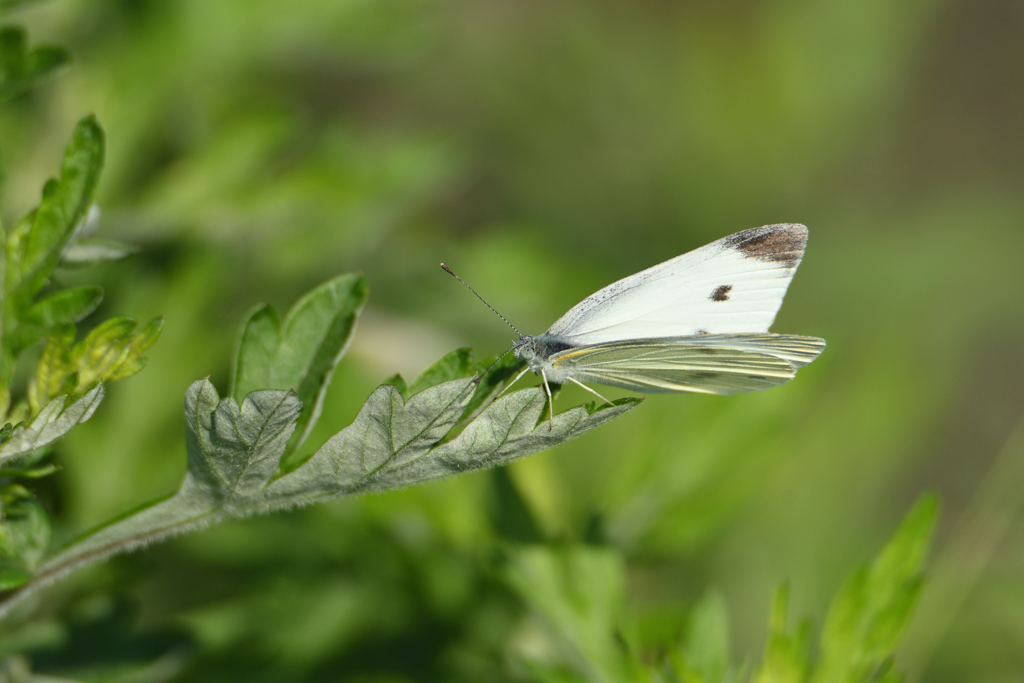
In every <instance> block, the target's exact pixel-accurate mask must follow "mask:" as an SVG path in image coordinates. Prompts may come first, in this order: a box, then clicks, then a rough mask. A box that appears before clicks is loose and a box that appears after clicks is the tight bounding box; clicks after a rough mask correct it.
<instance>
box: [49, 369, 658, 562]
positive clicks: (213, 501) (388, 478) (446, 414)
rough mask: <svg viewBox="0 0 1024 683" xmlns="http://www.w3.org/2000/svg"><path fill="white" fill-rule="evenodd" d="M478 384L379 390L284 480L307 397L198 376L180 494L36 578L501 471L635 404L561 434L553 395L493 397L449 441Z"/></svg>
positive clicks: (71, 551)
mask: <svg viewBox="0 0 1024 683" xmlns="http://www.w3.org/2000/svg"><path fill="white" fill-rule="evenodd" d="M474 389H475V386H474V384H473V379H472V378H469V377H466V378H461V379H455V380H452V381H449V382H444V383H442V384H439V385H436V386H433V387H429V388H427V389H424V390H423V391H421V392H420V393H418V394H416V395H414V396H412V397H410V398H409V399H408V400H406V398H405V397H404V396H403V395H402V392H401V391H400V390H399V387H396V386H395V385H394V384H386V385H382V386H380V387H378V388H377V390H376V391H374V392H373V394H371V396H370V397H369V399H368V400H367V401H366V404H365V405H364V406H363V408H362V410H361V411H360V412H359V415H358V416H357V417H356V419H355V421H354V422H353V423H352V424H351V425H350V426H349V427H346V428H345V429H343V430H342V431H341V432H339V433H338V434H336V435H335V436H334V437H332V438H331V439H329V440H328V441H327V442H326V443H325V444H324V445H323V446H321V448H320V449H319V450H317V451H316V452H315V453H314V454H313V455H312V456H311V457H310V458H309V459H308V460H307V461H306V462H304V463H302V464H300V465H298V466H296V467H295V468H294V469H292V470H291V471H290V472H287V473H286V474H283V475H282V474H281V473H280V471H279V464H280V462H281V459H282V456H283V455H284V453H285V450H286V445H287V443H288V441H289V438H290V437H291V435H292V434H293V432H294V430H295V428H296V425H297V424H298V422H299V416H300V414H301V413H302V404H301V402H300V401H299V400H298V397H297V396H296V395H295V394H294V393H293V392H285V391H280V390H266V391H258V392H253V393H251V394H249V396H247V397H246V399H245V400H244V401H243V402H242V404H241V406H239V404H238V403H237V401H236V400H235V399H234V398H233V397H227V398H224V399H221V398H220V397H219V395H218V394H217V391H216V389H214V387H213V385H212V384H210V382H209V381H207V380H198V381H196V382H194V383H193V384H192V386H191V387H190V388H189V391H188V393H187V395H186V400H185V415H186V425H187V427H188V452H189V465H188V471H187V473H186V475H185V480H184V482H183V483H182V485H181V488H180V489H179V490H178V492H177V493H176V494H175V495H173V496H170V497H168V498H164V499H161V500H159V501H157V502H155V503H152V504H150V505H147V506H144V507H143V508H141V509H139V510H137V511H135V512H133V513H130V514H127V515H125V516H123V517H122V518H120V519H118V520H115V521H114V522H112V523H111V524H109V525H106V526H104V527H102V528H100V529H98V530H96V531H94V532H91V533H89V534H86V535H85V536H83V537H82V538H80V539H79V540H78V541H76V542H74V543H72V544H71V545H69V546H68V547H66V548H65V549H64V550H63V551H61V552H60V553H58V554H57V555H55V556H54V557H52V558H51V559H50V560H48V561H47V562H45V563H44V564H43V565H42V566H41V567H40V569H39V571H38V572H37V574H36V576H35V577H34V579H33V580H34V581H40V582H41V581H44V580H45V579H46V578H47V577H50V576H53V575H57V574H61V573H64V572H66V571H68V570H69V569H70V568H73V567H75V566H78V565H80V564H84V563H87V562H91V561H95V560H97V559H100V558H102V557H104V556H106V555H107V554H110V553H113V552H119V551H123V550H126V549H128V548H130V547H133V546H134V545H136V544H138V543H140V542H150V541H153V540H156V539H159V538H163V537H166V536H169V535H172V534H176V533H182V532H184V531H188V530H190V529H193V528H197V527H200V526H204V525H207V524H211V523H214V522H217V521H220V520H222V519H226V518H229V517H242V516H247V515H251V514H254V513H258V512H266V511H269V510H274V509H281V508H288V507H293V506H296V505H304V504H307V503H311V502H316V501H320V500H327V499H330V498H334V497H337V496H341V495H347V494H352V493H359V492H364V491H383V490H388V489H393V488H398V487H402V486H408V485H412V484H416V483H420V482H424V481H430V480H433V479H437V478H439V477H444V476H450V475H453V474H459V473H461V472H466V471H470V470H474V469H481V468H484V467H493V466H496V465H501V464H504V463H506V462H511V461H512V460H515V459H517V458H520V457H523V456H526V455H529V454H530V453H534V452H536V451H539V450H542V449H544V448H550V447H553V446H555V445H558V444H559V443H562V442H563V441H566V440H568V439H571V438H574V437H576V436H579V435H580V434H583V433H584V432H586V431H589V430H590V429H593V428H595V427H597V426H599V425H601V424H603V423H605V422H607V421H608V420H610V419H612V418H614V417H616V416H618V415H621V414H622V413H624V412H626V411H627V410H629V409H631V408H632V407H633V406H634V405H636V404H637V403H638V401H634V400H627V401H621V402H619V403H618V405H615V406H609V407H606V408H604V409H600V410H598V411H596V412H595V413H593V414H589V413H588V412H587V410H585V409H584V408H583V407H577V408H573V409H572V410H569V411H567V412H566V413H562V414H560V415H556V416H555V419H554V422H553V428H549V426H548V424H547V423H545V424H544V425H543V426H542V427H539V428H535V427H534V425H535V424H536V421H537V416H538V415H540V413H541V411H542V410H543V404H544V401H545V400H546V397H545V396H544V395H543V391H542V390H539V389H525V390H522V391H518V392H515V393H513V394H510V395H509V396H505V397H503V398H501V399H500V400H498V401H495V402H494V403H492V404H491V405H490V406H488V407H487V408H486V409H484V410H483V411H482V412H481V413H480V415H479V416H478V417H477V418H476V419H474V420H473V421H471V422H470V423H469V424H468V425H467V426H466V427H465V428H464V429H463V430H462V431H461V433H459V434H458V436H456V437H454V438H453V439H451V440H450V441H444V438H445V437H446V435H449V433H450V432H451V431H452V428H453V427H454V426H455V425H456V423H457V421H458V420H459V417H460V416H461V415H462V414H463V413H464V410H465V407H466V405H467V403H468V401H469V400H470V398H471V397H472V395H473V393H474ZM58 400H59V399H58Z"/></svg>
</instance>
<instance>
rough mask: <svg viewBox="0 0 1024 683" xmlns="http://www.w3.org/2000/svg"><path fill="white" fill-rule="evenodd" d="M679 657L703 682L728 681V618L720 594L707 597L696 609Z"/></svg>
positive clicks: (707, 595) (692, 614) (694, 608)
mask: <svg viewBox="0 0 1024 683" xmlns="http://www.w3.org/2000/svg"><path fill="white" fill-rule="evenodd" d="M680 654H681V655H682V658H683V660H684V661H685V662H686V664H687V668H688V669H691V670H692V671H693V672H695V673H696V674H697V675H699V676H700V680H704V681H724V680H725V679H726V673H727V672H728V671H729V666H730V664H729V618H728V614H727V612H726V609H725V601H724V600H722V596H721V595H719V594H718V593H708V594H706V595H705V596H704V597H702V598H701V599H700V600H699V601H698V602H697V604H696V605H694V606H693V610H692V611H691V612H690V619H689V624H688V626H687V629H686V638H685V639H684V640H683V642H682V644H681V653H680Z"/></svg>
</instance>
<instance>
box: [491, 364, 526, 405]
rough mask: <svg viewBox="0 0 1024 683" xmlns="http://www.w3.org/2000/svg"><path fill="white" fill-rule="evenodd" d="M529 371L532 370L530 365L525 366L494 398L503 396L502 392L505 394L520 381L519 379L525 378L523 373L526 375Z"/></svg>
mask: <svg viewBox="0 0 1024 683" xmlns="http://www.w3.org/2000/svg"><path fill="white" fill-rule="evenodd" d="M529 371H530V366H526V367H525V368H523V371H522V372H520V373H519V374H518V375H516V378H515V379H514V380H512V381H511V382H509V383H508V384H506V385H505V388H504V389H502V390H501V393H499V394H498V395H497V396H495V397H494V400H495V401H497V400H498V399H499V398H501V394H504V393H505V392H506V391H508V390H509V389H511V388H512V385H513V384H515V383H516V382H518V381H519V380H521V379H522V378H523V375H525V374H526V373H528V372H529Z"/></svg>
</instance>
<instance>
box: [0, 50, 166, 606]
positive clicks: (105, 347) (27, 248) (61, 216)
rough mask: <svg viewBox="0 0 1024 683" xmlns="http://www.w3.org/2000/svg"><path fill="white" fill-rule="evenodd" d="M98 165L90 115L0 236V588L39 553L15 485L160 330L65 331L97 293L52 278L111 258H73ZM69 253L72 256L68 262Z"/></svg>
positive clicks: (40, 524) (8, 53)
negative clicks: (25, 373) (20, 382)
mask: <svg viewBox="0 0 1024 683" xmlns="http://www.w3.org/2000/svg"><path fill="white" fill-rule="evenodd" d="M19 36H21V34H20V33H18V32H13V33H12V32H11V31H9V30H3V31H0V48H2V50H0V59H2V60H6V61H0V66H2V65H4V64H6V65H10V64H12V63H15V62H12V61H11V60H12V59H14V57H12V55H15V56H16V55H17V54H20V53H18V52H17V50H14V48H13V47H12V45H13V46H15V47H16V46H17V45H18V44H19V43H18V40H21V41H22V42H23V36H21V38H19ZM12 50H14V51H13V52H12ZM37 52H39V51H37ZM32 54H36V53H32ZM41 54H45V53H41ZM30 57H31V55H30ZM34 59H37V60H38V59H39V56H38V55H36V57H35V58H34ZM51 61H52V60H51ZM11 69H12V67H9V68H7V70H6V71H4V70H3V69H2V68H0V75H6V78H8V79H10V78H12V74H13V75H18V74H19V73H21V72H19V71H17V70H16V69H15V70H11ZM22 75H24V74H22ZM37 76H38V74H37ZM37 76H33V78H35V77H37ZM15 85H17V84H15ZM8 87H15V86H8ZM17 87H22V86H17ZM26 87H27V86H26ZM5 92H6V91H5ZM103 158H104V135H103V129H102V128H101V127H100V125H99V122H98V121H96V119H95V118H94V117H86V118H84V119H82V121H80V122H79V124H78V125H77V126H76V128H75V131H74V134H73V135H72V139H71V143H70V144H69V145H68V148H67V151H66V153H65V156H64V163H63V165H62V168H61V176H60V179H59V180H51V181H49V182H48V183H47V184H46V186H45V187H44V189H43V197H42V201H41V202H40V204H39V206H38V207H37V208H36V209H35V210H34V211H32V212H30V213H29V214H28V215H27V216H26V217H25V218H23V219H22V220H21V221H19V222H18V223H17V224H16V225H15V227H14V229H13V230H11V231H10V233H9V234H8V235H2V234H0V239H2V242H3V259H2V264H0V265H2V273H3V277H2V288H0V295H2V313H3V316H2V321H0V416H5V417H6V419H7V420H8V422H7V424H6V425H5V426H4V427H3V429H2V430H0V467H2V468H3V469H0V590H12V589H15V588H17V587H19V586H21V585H23V584H25V583H27V582H29V581H30V580H31V579H32V577H33V576H34V574H35V571H36V569H37V566H38V565H39V564H40V562H41V561H42V560H43V558H44V557H45V555H46V553H47V552H48V551H49V543H50V523H49V519H48V517H47V515H46V512H45V510H44V509H43V506H42V505H41V504H40V503H39V502H38V501H37V500H36V499H35V497H34V495H33V493H32V492H31V491H30V490H29V489H28V488H27V487H26V486H25V485H24V484H22V483H20V480H25V479H37V478H39V477H42V476H47V475H49V474H52V473H53V472H54V471H55V470H56V468H55V467H54V466H52V465H41V466H40V465H38V462H39V460H40V459H41V458H43V457H45V456H46V455H47V453H48V447H49V446H51V445H52V444H53V443H55V442H56V441H58V440H59V439H61V438H63V437H64V436H66V435H67V434H68V432H70V431H71V429H73V428H74V427H75V426H76V425H78V424H80V423H82V422H85V421H86V420H88V419H89V418H90V417H91V416H92V414H93V413H94V412H95V410H96V407H97V406H98V405H99V403H100V401H102V400H103V396H104V393H105V388H104V383H107V382H113V381H116V380H119V379H124V378H126V377H130V376H131V375H133V374H135V373H136V372H138V371H139V370H141V369H142V367H143V366H144V364H145V358H143V357H142V354H143V353H144V352H145V351H146V349H148V348H149V347H150V346H152V344H153V343H154V342H155V341H156V339H157V338H158V337H159V336H160V331H161V329H162V328H163V319H162V318H157V319H155V320H153V321H152V322H150V323H149V324H148V325H146V326H145V327H144V328H143V329H142V330H141V331H139V332H137V333H135V332H134V329H135V327H136V322H135V321H134V320H132V319H131V318H127V317H119V318H112V319H110V320H107V321H106V322H103V323H101V324H99V325H97V326H96V327H95V328H93V329H92V330H91V331H90V332H89V333H88V334H87V335H86V336H85V338H83V339H82V340H80V341H78V342H76V341H75V336H76V328H75V325H74V323H76V322H78V321H80V320H81V319H83V318H84V317H85V316H87V315H88V314H89V313H91V312H92V311H93V310H95V308H96V307H97V306H98V305H99V304H100V302H101V300H102V299H103V290H102V288H100V287H96V286H92V285H85V286H78V287H68V288H64V289H58V288H54V287H53V286H52V283H51V279H52V276H53V273H54V271H55V269H56V268H57V267H58V265H60V264H61V263H63V262H64V261H65V258H66V256H67V255H68V253H69V249H70V250H72V252H73V256H72V258H71V261H72V262H73V263H75V264H84V263H87V262H94V261H97V260H103V259H105V258H111V257H113V254H112V251H113V250H114V247H109V249H108V251H107V252H106V253H104V254H95V253H94V254H92V257H90V258H86V256H85V255H83V253H82V252H81V249H82V248H92V247H89V246H88V244H87V243H86V247H83V246H82V245H83V242H82V238H83V236H85V235H88V234H91V232H92V231H95V229H96V223H97V221H98V216H99V213H98V210H96V209H95V207H94V206H93V199H94V197H95V194H96V187H97V183H98V181H99V176H100V172H101V170H102V167H103ZM90 207H92V210H90ZM108 246H109V245H108ZM74 248H79V252H78V253H77V254H75V253H74ZM43 339H47V342H46V346H45V348H44V349H43V351H42V354H41V355H40V357H39V360H38V362H37V363H36V368H35V372H34V373H33V375H32V377H31V379H30V380H29V382H28V386H27V389H26V391H25V400H24V401H21V402H19V403H18V404H16V405H15V406H13V408H12V406H11V395H12V382H13V379H14V370H15V366H16V363H17V361H18V358H19V356H20V355H21V354H22V353H23V352H24V351H26V350H28V349H29V348H31V347H33V346H35V345H36V344H37V343H38V342H39V341H41V340H43ZM15 461H22V462H21V464H20V466H19V467H14V466H12V464H13V463H14V462H15Z"/></svg>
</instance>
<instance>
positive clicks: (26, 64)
mask: <svg viewBox="0 0 1024 683" xmlns="http://www.w3.org/2000/svg"><path fill="white" fill-rule="evenodd" d="M13 4H14V3H12V2H11V0H8V4H7V5H6V6H7V7H11V6H13ZM0 7H3V5H0ZM70 59H71V56H70V55H69V54H68V52H67V50H64V49H62V48H59V47H49V46H46V47H37V48H36V49H34V50H31V51H29V49H28V42H27V40H26V39H25V32H24V30H22V29H20V28H17V27H13V26H5V27H3V28H0V102H3V101H6V100H9V99H12V98H14V97H17V96H18V95H20V94H22V93H24V92H27V91H28V90H31V89H32V88H34V87H36V86H37V85H39V84H40V83H42V82H43V81H44V80H46V79H47V78H50V77H51V76H53V75H54V73H56V71H57V70H58V69H59V68H60V67H62V66H64V65H65V64H67V62H68V61H70Z"/></svg>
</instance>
